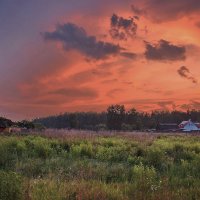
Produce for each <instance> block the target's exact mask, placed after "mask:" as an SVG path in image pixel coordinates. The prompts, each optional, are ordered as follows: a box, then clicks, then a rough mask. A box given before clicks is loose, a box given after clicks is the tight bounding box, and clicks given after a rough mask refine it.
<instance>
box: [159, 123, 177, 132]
mask: <svg viewBox="0 0 200 200" xmlns="http://www.w3.org/2000/svg"><path fill="white" fill-rule="evenodd" d="M178 129H179V127H178V124H176V123H159V124H158V126H157V130H159V131H177V130H178Z"/></svg>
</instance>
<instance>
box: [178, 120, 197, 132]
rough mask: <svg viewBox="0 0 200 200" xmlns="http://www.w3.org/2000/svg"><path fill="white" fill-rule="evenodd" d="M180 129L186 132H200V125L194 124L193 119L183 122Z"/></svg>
mask: <svg viewBox="0 0 200 200" xmlns="http://www.w3.org/2000/svg"><path fill="white" fill-rule="evenodd" d="M179 129H180V130H181V131H184V132H190V131H200V123H197V122H196V123H195V122H192V121H191V119H189V120H188V121H183V122H181V123H180V124H179Z"/></svg>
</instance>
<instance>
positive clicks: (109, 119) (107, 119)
mask: <svg viewBox="0 0 200 200" xmlns="http://www.w3.org/2000/svg"><path fill="white" fill-rule="evenodd" d="M188 119H192V121H200V111H195V110H192V111H187V112H181V111H171V112H170V111H154V112H152V113H144V112H138V111H137V110H135V109H134V108H133V109H130V110H128V111H126V110H125V107H124V106H123V105H112V106H109V107H108V109H107V112H102V113H95V112H77V113H64V114H60V115H56V116H50V117H45V118H39V119H35V120H34V121H35V122H37V123H41V124H43V125H44V126H45V127H47V128H58V129H60V128H68V129H87V130H105V129H110V130H142V129H155V128H157V126H158V124H159V123H180V122H182V121H184V120H188Z"/></svg>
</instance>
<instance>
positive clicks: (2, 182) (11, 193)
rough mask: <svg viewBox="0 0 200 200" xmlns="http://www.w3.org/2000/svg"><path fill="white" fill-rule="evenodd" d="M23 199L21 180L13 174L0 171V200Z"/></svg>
mask: <svg viewBox="0 0 200 200" xmlns="http://www.w3.org/2000/svg"><path fill="white" fill-rule="evenodd" d="M21 199H23V188H22V179H21V177H20V176H19V175H17V174H16V173H14V172H3V171H0V200H21Z"/></svg>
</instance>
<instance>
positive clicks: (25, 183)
mask: <svg viewBox="0 0 200 200" xmlns="http://www.w3.org/2000/svg"><path fill="white" fill-rule="evenodd" d="M134 199H136V200H145V199H146V200H154V199H155V200H171V199H176V200H190V199H191V200H195V199H200V137H199V136H198V135H196V136H195V135H190V134H178V133H176V134H164V133H163V134H159V133H119V132H118V133H114V132H111V133H109V132H102V133H100V132H99V133H95V132H86V131H85V132H78V131H68V132H64V131H63V132H62V131H59V132H58V133H57V132H54V131H51V132H50V131H49V132H45V133H43V134H36V133H35V134H29V135H28V134H27V135H20V134H19V135H5V134H4V135H1V136H0V200H134Z"/></svg>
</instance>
